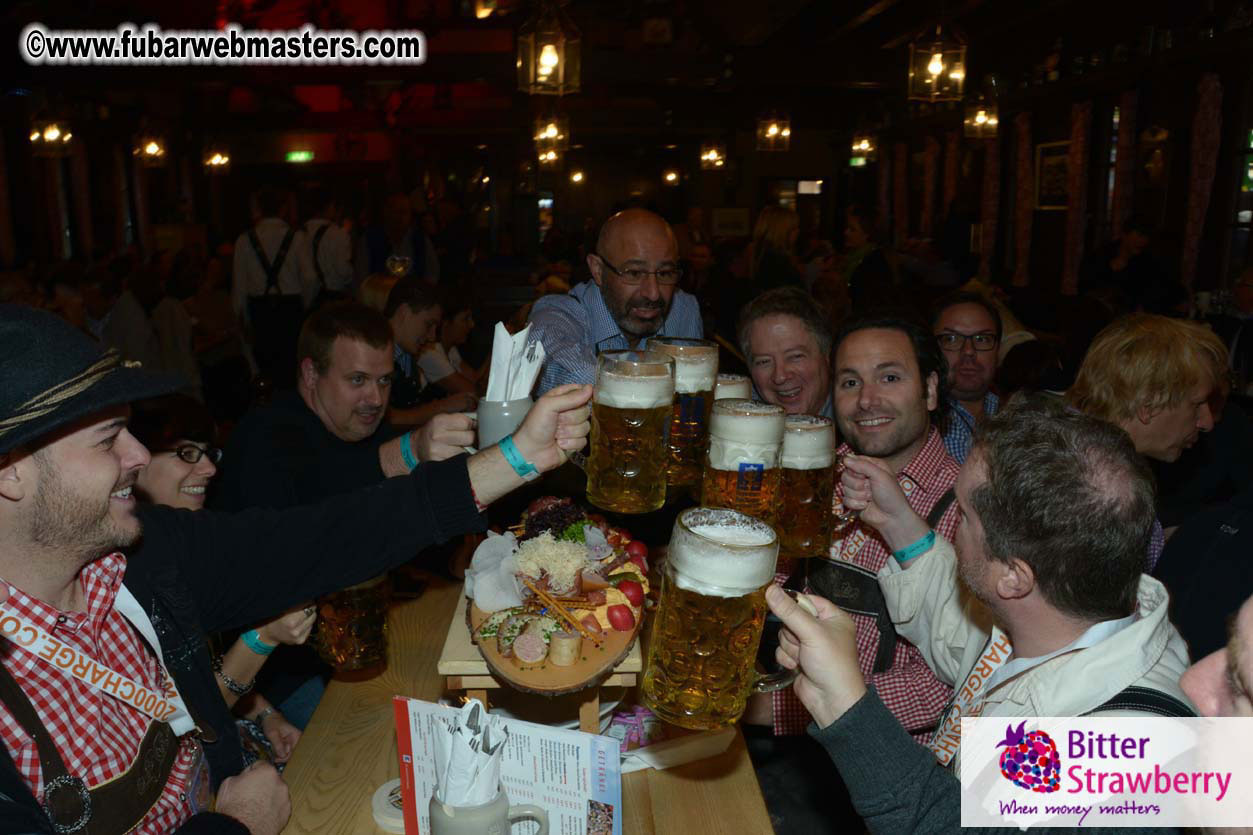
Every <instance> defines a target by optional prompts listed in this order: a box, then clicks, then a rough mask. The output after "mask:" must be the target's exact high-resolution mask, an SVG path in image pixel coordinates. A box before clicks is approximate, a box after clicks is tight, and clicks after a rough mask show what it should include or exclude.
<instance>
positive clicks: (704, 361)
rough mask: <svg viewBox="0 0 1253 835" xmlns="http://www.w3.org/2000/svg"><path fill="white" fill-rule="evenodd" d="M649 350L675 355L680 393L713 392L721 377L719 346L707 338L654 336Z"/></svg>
mask: <svg viewBox="0 0 1253 835" xmlns="http://www.w3.org/2000/svg"><path fill="white" fill-rule="evenodd" d="M648 350H650V351H657V352H658V353H662V354H667V355H669V356H672V357H674V390H675V391H677V392H678V393H679V394H695V393H696V392H698V391H713V390H714V380H715V378H716V377H717V376H718V346H717V345H715V344H714V343H712V342H707V341H706V340H704V339H678V338H667V339H652V340H649V342H648Z"/></svg>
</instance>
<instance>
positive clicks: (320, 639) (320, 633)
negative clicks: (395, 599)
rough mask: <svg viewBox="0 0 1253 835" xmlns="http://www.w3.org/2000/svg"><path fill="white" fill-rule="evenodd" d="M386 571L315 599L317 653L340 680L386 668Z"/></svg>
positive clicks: (370, 675) (366, 676)
mask: <svg viewBox="0 0 1253 835" xmlns="http://www.w3.org/2000/svg"><path fill="white" fill-rule="evenodd" d="M390 591H391V584H390V583H389V582H388V579H387V575H386V574H380V575H379V576H378V577H374V578H373V579H370V580H366V581H365V582H364V583H358V584H357V585H355V586H349V587H348V588H346V589H341V590H340V591H336V592H331V593H330V594H327V595H324V596H323V597H320V598H318V601H317V605H318V624H317V631H315V632H314V633H313V638H312V643H313V646H314V648H315V649H316V650H317V652H318V655H319V656H320V657H321V658H322V660H323V661H325V662H326V663H327V664H329V665H331V668H332V669H333V670H334V671H335V673H334V677H335V678H337V679H340V680H342V681H364V680H365V679H369V678H373V677H374V676H376V675H378V674H379V673H381V672H383V671H384V670H385V669H387V599H388V596H389V594H390Z"/></svg>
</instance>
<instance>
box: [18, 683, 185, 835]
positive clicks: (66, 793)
mask: <svg viewBox="0 0 1253 835" xmlns="http://www.w3.org/2000/svg"><path fill="white" fill-rule="evenodd" d="M0 702H2V703H3V704H4V705H5V706H6V707H7V708H8V709H9V712H10V713H12V714H13V718H14V719H16V720H17V722H18V724H19V725H21V726H22V729H23V730H24V731H26V733H28V734H29V735H30V736H31V738H32V739H34V740H35V748H36V750H38V752H39V769H40V771H41V772H42V774H43V781H44V801H43V807H44V811H45V812H46V813H47V815H48V818H49V819H50V820H51V821H52V826H53V829H54V830H55V831H56V832H57V833H65V834H66V835H68V833H73V834H74V835H102V833H116V832H129V831H130V830H131V829H133V828H134V827H135V826H136V825H138V824H139V822H140V821H141V820H143V818H144V816H145V815H146V814H148V810H150V809H151V808H152V807H153V805H155V804H156V802H157V800H159V799H160V797H161V793H162V791H164V789H165V784H166V781H167V780H168V779H169V775H170V772H171V771H172V770H173V768H174V760H175V758H176V757H177V756H178V748H179V745H178V737H176V736H174V732H173V731H172V730H170V726H169V724H168V723H166V722H157V721H153V722H152V723H151V724H149V726H148V732H147V733H145V734H144V738H143V741H142V742H140V743H139V753H138V754H136V755H135V760H134V762H132V763H131V765H130V768H128V769H127V770H126V771H125V772H124V773H123V774H122V775H121V776H119V777H115V778H114V779H112V780H110V781H109V782H107V783H102V784H101V785H99V786H96V787H95V788H93V789H89V788H87V784H86V783H85V782H83V779H82V778H81V777H78V776H77V775H71V774H70V773H69V771H68V770H67V769H66V767H65V761H64V760H62V759H61V754H60V752H58V751H57V746H56V745H55V744H54V743H53V741H52V737H51V736H50V735H49V734H48V730H47V728H45V727H44V725H43V723H42V722H40V721H39V716H38V714H36V712H35V708H34V706H33V705H32V704H31V703H30V699H28V698H27V697H26V694H25V693H23V692H22V688H21V687H20V686H18V683H17V681H16V680H14V678H13V676H12V674H11V673H10V672H9V671H8V670H7V669H6V668H5V666H4V665H3V664H0Z"/></svg>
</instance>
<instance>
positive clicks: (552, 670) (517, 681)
mask: <svg viewBox="0 0 1253 835" xmlns="http://www.w3.org/2000/svg"><path fill="white" fill-rule="evenodd" d="M465 611H466V617H465V622H466V627H467V628H468V630H469V633H470V634H469V637H470V641H471V642H472V643H474V644H475V646H476V647H477V648H478V651H479V653H480V654H481V655H482V656H483V660H484V661H485V662H487V667H488V669H489V670H490V671H491V673H492V675H493V676H495V677H496V678H498V679H500V680H502V681H504V682H506V683H507V684H509V685H510V686H511V687H513V688H514V689H517V690H521V691H523V692H524V693H538V694H541V695H547V696H558V695H561V694H563V693H576V692H578V691H580V690H585V689H587V688H588V687H593V686H596V685H599V684H600V683H601V682H602V681H604V680H605V679H606V678H608V677H609V675H610V674H611V673H612V672H614V669H615V668H616V667H619V665H622V666H623V667H624V668H625V666H627V665H625V664H624V663H623V662H624V661H625V660H626V659H627V658H628V656H630V655H633V656H635V657H636V658H637V659H638V658H639V655H640V653H639V650H638V649H636V641H635V638H636V636H637V635H638V634H639V631H640V625H641V623H642V622H643V617H640V618H639V619H637V620H636V622H635V629H634V630H632V631H630V632H617V631H610V632H606V633H605V635H604V637H603V638H602V639H601V643H600V646H599V647H598V646H596V644H594V643H592V642H591V641H590V640H588V639H587V638H584V639H583V647H582V650H581V651H580V656H581V658H580V660H579V661H577V662H575V663H574V664H572V665H570V666H569V667H558V666H557V665H556V664H553V663H551V662H549V661H545V662H544V663H543V664H541V665H539V666H537V667H530V668H528V669H525V670H524V669H522V668H521V667H519V666H518V665H517V664H515V663H514V662H513V660H512V659H509V658H505V657H504V656H502V655H501V654H500V653H499V652H498V651H497V649H496V639H495V638H492V639H490V640H486V641H483V642H478V641H476V640H475V637H474V631H475V630H476V629H478V627H479V624H481V623H482V622H483V621H485V620H487V618H488V617H489V616H490V615H489V614H488V613H486V612H483V611H481V610H480V609H479V608H478V607H477V606H475V605H474V601H473V600H467V601H466V610H465ZM630 666H634V667H635V669H634V670H632V671H631V672H638V671H639V670H640V669H642V664H638V665H630ZM623 671H626V670H625V669H624V670H623Z"/></svg>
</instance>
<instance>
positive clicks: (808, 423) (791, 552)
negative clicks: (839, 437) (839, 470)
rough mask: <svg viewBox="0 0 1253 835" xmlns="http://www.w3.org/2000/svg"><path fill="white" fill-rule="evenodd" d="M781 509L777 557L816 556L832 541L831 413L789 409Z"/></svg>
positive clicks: (784, 434) (785, 429) (789, 558)
mask: <svg viewBox="0 0 1253 835" xmlns="http://www.w3.org/2000/svg"><path fill="white" fill-rule="evenodd" d="M782 463H783V510H782V511H781V514H780V518H782V519H786V520H787V524H786V525H785V526H783V528H782V529H781V530H780V531H779V562H781V563H782V562H783V561H785V560H797V559H806V558H808V557H817V556H820V555H822V554H825V553H826V552H827V547H828V546H829V545H830V544H831V497H832V494H833V493H834V492H835V468H834V465H835V426H834V424H833V423H832V422H831V420H830V418H824V417H816V416H814V415H788V417H787V423H786V424H785V426H784V430H783V457H782Z"/></svg>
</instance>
